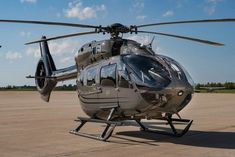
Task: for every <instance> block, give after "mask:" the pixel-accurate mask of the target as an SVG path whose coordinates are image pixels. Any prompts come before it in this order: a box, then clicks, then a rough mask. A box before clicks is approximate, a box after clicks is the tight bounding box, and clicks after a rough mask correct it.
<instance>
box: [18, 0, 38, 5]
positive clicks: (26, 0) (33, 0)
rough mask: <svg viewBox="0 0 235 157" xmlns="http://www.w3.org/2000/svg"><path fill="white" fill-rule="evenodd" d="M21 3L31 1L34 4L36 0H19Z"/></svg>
mask: <svg viewBox="0 0 235 157" xmlns="http://www.w3.org/2000/svg"><path fill="white" fill-rule="evenodd" d="M20 2H21V3H32V4H35V3H36V2H37V0H20Z"/></svg>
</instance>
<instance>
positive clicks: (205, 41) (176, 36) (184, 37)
mask: <svg viewBox="0 0 235 157" xmlns="http://www.w3.org/2000/svg"><path fill="white" fill-rule="evenodd" d="M137 33H150V34H156V35H163V36H168V37H174V38H180V39H185V40H191V41H196V42H200V43H203V44H209V45H213V46H223V45H224V44H222V43H217V42H213V41H208V40H202V39H197V38H191V37H186V36H179V35H173V34H166V33H159V32H149V31H137Z"/></svg>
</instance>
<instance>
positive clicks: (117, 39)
mask: <svg viewBox="0 0 235 157" xmlns="http://www.w3.org/2000/svg"><path fill="white" fill-rule="evenodd" d="M0 22H10V23H27V24H46V25H55V26H70V27H80V28H90V29H93V31H90V32H82V33H74V34H67V35H62V36H57V37H52V38H46V37H45V36H43V37H42V39H41V40H37V41H33V42H29V43H26V44H35V43H39V45H40V50H41V58H40V59H39V62H38V64H37V67H36V72H35V76H27V78H34V79H35V83H36V86H37V90H38V91H39V93H40V94H41V98H42V99H43V100H45V101H46V102H48V101H49V99H50V94H51V92H52V90H53V89H54V87H55V86H56V84H57V82H59V81H65V80H70V79H76V84H77V93H78V98H79V100H80V104H81V106H82V109H83V111H84V112H85V113H86V114H87V115H88V116H89V118H85V117H77V119H75V121H76V122H80V123H79V125H78V126H77V127H76V128H75V129H74V130H72V131H70V133H72V134H76V135H81V136H85V137H89V138H94V139H98V140H103V141H106V140H107V139H108V138H109V137H110V136H111V135H112V133H113V130H114V128H115V127H116V126H121V125H124V124H125V121H126V120H134V121H135V122H137V124H138V125H139V126H140V128H141V130H143V131H149V132H153V133H160V134H166V135H172V136H177V137H181V136H183V135H184V134H185V133H187V132H188V130H189V128H190V126H191V124H192V122H193V120H188V119H182V118H181V117H180V115H179V112H180V111H181V110H182V109H183V108H184V107H185V106H187V104H188V103H189V102H190V100H191V99H192V95H193V93H194V83H193V80H192V78H191V77H190V75H189V73H188V72H187V71H186V70H185V68H184V67H183V66H182V65H180V64H179V63H178V62H177V61H175V60H174V59H172V58H170V57H167V56H164V55H159V54H156V53H155V52H154V51H153V50H152V42H151V43H150V44H149V45H143V44H140V43H138V42H136V41H134V40H129V39H123V38H122V37H121V36H120V34H125V33H131V34H138V33H148V34H154V35H161V36H168V37H173V38H180V39H184V40H191V41H196V42H200V43H204V44H209V45H213V46H222V45H223V44H221V43H218V42H212V41H207V40H202V39H197V38H191V37H185V36H179V35H172V34H166V33H160V32H151V31H144V30H139V29H141V28H145V27H150V26H160V25H172V24H188V23H205V22H235V19H209V20H190V21H175V22H162V23H152V24H144V25H138V26H136V25H131V26H124V25H122V24H120V23H115V24H112V25H110V26H106V27H103V26H93V25H84V24H76V23H61V22H45V21H24V20H0ZM97 33H103V34H105V33H108V34H110V35H111V38H110V39H107V40H102V41H92V42H90V43H87V44H85V45H83V46H82V47H81V48H80V49H79V50H78V52H77V54H76V56H75V65H73V66H70V67H67V68H64V69H57V68H56V66H55V63H54V61H53V58H52V56H51V54H50V50H49V46H48V43H47V42H48V41H50V40H56V39H61V38H68V37H73V36H81V35H89V34H97ZM173 115H176V116H177V118H173ZM142 119H147V120H149V119H156V120H163V121H166V122H167V124H169V126H170V128H171V129H172V133H169V132H164V131H159V130H155V129H151V128H148V127H146V126H145V125H144V124H143V123H142V121H141V120H142ZM87 122H94V123H103V124H106V127H105V129H104V131H103V132H102V133H101V134H100V135H99V136H95V135H90V134H87V133H82V132H80V129H81V128H82V127H83V126H84V124H86V123H87ZM175 122H177V123H182V124H186V127H185V128H184V129H183V130H180V131H179V130H178V129H176V128H175V126H174V123H175Z"/></svg>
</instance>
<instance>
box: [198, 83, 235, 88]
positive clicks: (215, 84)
mask: <svg viewBox="0 0 235 157" xmlns="http://www.w3.org/2000/svg"><path fill="white" fill-rule="evenodd" d="M201 87H224V88H225V89H235V82H225V83H220V82H208V83H206V84H202V83H198V84H196V86H195V88H196V89H200V88H201Z"/></svg>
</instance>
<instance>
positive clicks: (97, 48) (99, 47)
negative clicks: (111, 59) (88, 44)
mask: <svg viewBox="0 0 235 157" xmlns="http://www.w3.org/2000/svg"><path fill="white" fill-rule="evenodd" d="M96 52H97V53H101V45H100V44H98V45H97V46H96Z"/></svg>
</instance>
